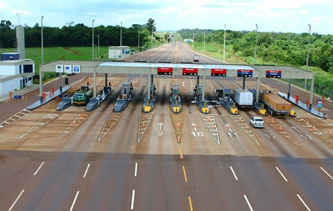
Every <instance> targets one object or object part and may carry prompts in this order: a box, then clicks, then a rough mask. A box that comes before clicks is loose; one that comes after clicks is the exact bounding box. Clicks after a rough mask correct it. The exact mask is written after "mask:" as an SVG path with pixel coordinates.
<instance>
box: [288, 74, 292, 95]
mask: <svg viewBox="0 0 333 211" xmlns="http://www.w3.org/2000/svg"><path fill="white" fill-rule="evenodd" d="M290 93H291V80H290V78H289V79H288V100H289V98H290Z"/></svg>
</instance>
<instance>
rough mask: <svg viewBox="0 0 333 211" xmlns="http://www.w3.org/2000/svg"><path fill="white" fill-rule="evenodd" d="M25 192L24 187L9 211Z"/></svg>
mask: <svg viewBox="0 0 333 211" xmlns="http://www.w3.org/2000/svg"><path fill="white" fill-rule="evenodd" d="M23 193H24V189H23V190H22V191H21V193H20V194H19V195H18V196H17V198H16V199H15V201H14V203H13V204H12V206H10V208H9V210H8V211H11V210H12V209H13V208H14V206H15V204H16V203H17V201H18V200H19V199H20V198H21V196H22V194H23Z"/></svg>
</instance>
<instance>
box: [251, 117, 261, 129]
mask: <svg viewBox="0 0 333 211" xmlns="http://www.w3.org/2000/svg"><path fill="white" fill-rule="evenodd" d="M250 124H251V125H252V126H253V127H261V128H264V127H265V122H264V120H263V119H262V118H261V117H252V118H251V119H250Z"/></svg>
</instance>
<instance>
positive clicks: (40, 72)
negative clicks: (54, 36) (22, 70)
mask: <svg viewBox="0 0 333 211" xmlns="http://www.w3.org/2000/svg"><path fill="white" fill-rule="evenodd" d="M43 19H44V16H42V18H41V33H40V34H41V48H42V65H41V66H40V68H39V96H40V102H41V103H42V102H43V76H42V75H43V74H42V70H43V65H44V36H43Z"/></svg>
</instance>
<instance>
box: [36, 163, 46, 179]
mask: <svg viewBox="0 0 333 211" xmlns="http://www.w3.org/2000/svg"><path fill="white" fill-rule="evenodd" d="M43 165H44V162H42V163H41V164H40V165H39V167H38V169H37V170H36V171H35V173H34V176H36V174H37V173H38V172H39V170H40V169H41V168H42V166H43Z"/></svg>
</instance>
